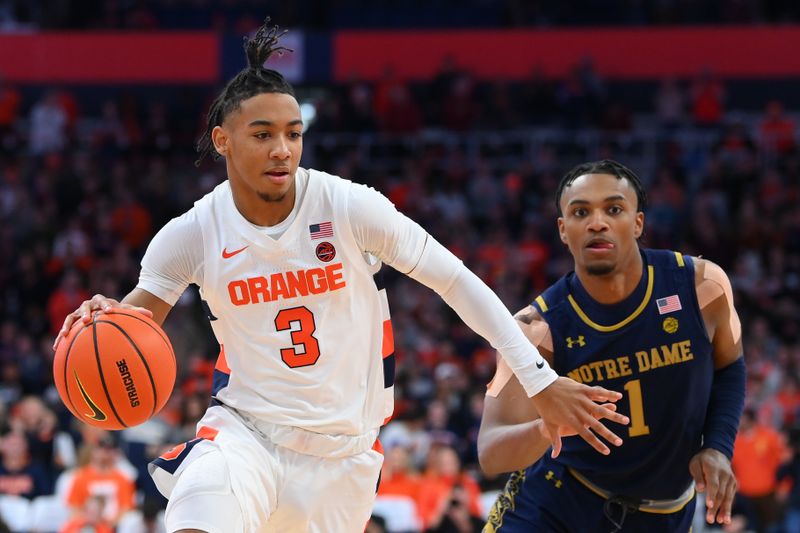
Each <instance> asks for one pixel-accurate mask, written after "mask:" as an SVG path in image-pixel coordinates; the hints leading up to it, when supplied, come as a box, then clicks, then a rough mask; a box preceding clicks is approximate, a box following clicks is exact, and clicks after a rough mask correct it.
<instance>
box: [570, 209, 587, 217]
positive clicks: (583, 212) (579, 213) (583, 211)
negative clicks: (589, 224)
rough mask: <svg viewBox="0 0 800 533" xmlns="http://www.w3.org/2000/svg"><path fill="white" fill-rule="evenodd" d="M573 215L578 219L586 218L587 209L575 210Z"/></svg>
mask: <svg viewBox="0 0 800 533" xmlns="http://www.w3.org/2000/svg"><path fill="white" fill-rule="evenodd" d="M572 214H573V215H574V216H576V217H585V216H586V209H584V208H583V207H579V208H577V209H575V210H574V211H573V212H572Z"/></svg>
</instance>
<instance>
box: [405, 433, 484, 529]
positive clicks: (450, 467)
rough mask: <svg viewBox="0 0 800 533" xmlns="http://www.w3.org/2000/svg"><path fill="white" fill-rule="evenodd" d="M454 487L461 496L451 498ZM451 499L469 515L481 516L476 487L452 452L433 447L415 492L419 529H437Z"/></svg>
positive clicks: (437, 445)
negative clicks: (416, 494) (459, 491)
mask: <svg viewBox="0 0 800 533" xmlns="http://www.w3.org/2000/svg"><path fill="white" fill-rule="evenodd" d="M456 486H458V487H459V489H460V490H463V491H464V492H465V495H463V496H462V495H461V494H457V495H454V493H453V490H454V488H455V487H456ZM454 497H457V498H456V499H457V500H458V502H459V503H458V505H461V504H462V503H463V504H464V506H465V507H466V509H467V510H468V512H469V514H470V515H473V516H480V515H481V507H480V488H479V487H478V483H477V482H476V481H475V479H474V478H473V477H472V476H471V475H469V474H468V473H466V472H465V471H463V470H462V468H461V461H460V460H459V458H458V454H457V453H456V451H455V449H453V448H452V447H451V446H448V445H446V444H435V445H434V446H433V447H432V448H431V449H430V451H429V452H428V464H427V467H426V469H425V473H424V475H423V477H422V485H421V486H420V490H419V499H418V509H419V512H420V516H421V518H422V524H423V526H424V527H425V528H428V527H437V526H438V525H440V524H441V520H442V519H443V515H444V514H447V512H448V510H450V507H449V505H448V504H450V503H451V501H452V500H453V499H454Z"/></svg>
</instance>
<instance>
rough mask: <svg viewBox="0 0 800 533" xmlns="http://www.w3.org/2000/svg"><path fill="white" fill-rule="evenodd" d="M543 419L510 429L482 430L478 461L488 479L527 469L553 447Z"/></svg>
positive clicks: (513, 426)
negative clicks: (544, 431) (547, 435)
mask: <svg viewBox="0 0 800 533" xmlns="http://www.w3.org/2000/svg"><path fill="white" fill-rule="evenodd" d="M542 427H543V425H542V421H541V419H537V420H533V421H530V422H524V423H522V424H515V425H511V426H496V427H493V428H489V429H487V428H485V427H481V431H480V433H479V435H478V460H479V461H480V464H481V468H482V469H483V471H484V472H486V473H487V474H489V475H495V474H501V473H503V472H513V471H515V470H521V469H523V468H527V467H528V466H530V465H531V464H533V463H534V462H536V461H538V460H539V458H540V457H542V455H544V454H545V452H546V451H547V449H548V448H549V447H550V440H549V439H547V438H545V436H544V435H543V434H542Z"/></svg>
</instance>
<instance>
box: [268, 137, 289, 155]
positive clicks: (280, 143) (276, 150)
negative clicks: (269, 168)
mask: <svg viewBox="0 0 800 533" xmlns="http://www.w3.org/2000/svg"><path fill="white" fill-rule="evenodd" d="M269 155H270V157H271V158H273V159H289V158H290V157H291V156H292V152H291V150H289V143H287V142H286V139H283V138H282V137H279V138H277V139H275V144H274V145H273V146H272V149H271V150H270V153H269Z"/></svg>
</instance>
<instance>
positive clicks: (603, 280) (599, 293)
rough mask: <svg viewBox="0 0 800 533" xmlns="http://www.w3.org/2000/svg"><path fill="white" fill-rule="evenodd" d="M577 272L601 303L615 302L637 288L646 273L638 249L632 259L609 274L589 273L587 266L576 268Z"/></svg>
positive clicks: (584, 284)
mask: <svg viewBox="0 0 800 533" xmlns="http://www.w3.org/2000/svg"><path fill="white" fill-rule="evenodd" d="M575 272H576V274H577V275H578V279H579V280H580V282H581V285H583V288H584V289H586V292H587V293H589V296H591V297H592V299H594V300H595V301H597V302H598V303H601V304H615V303H618V302H621V301H622V300H624V299H625V298H627V297H628V296H630V295H631V294H632V293H633V291H634V290H636V287H637V286H638V285H639V282H640V281H641V280H642V275H643V274H644V262H643V261H642V256H641V254H640V253H639V251H638V249H636V250H635V251H634V253H633V254H632V257H631V258H630V259H628V260H627V261H625V262H624V263H623V264H622V265H620V266H619V267H618V268H615V269H614V271H613V272H610V273H608V274H603V275H600V276H598V275H595V274H589V272H588V271H586V269H585V268H583V269H576V271H575Z"/></svg>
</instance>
